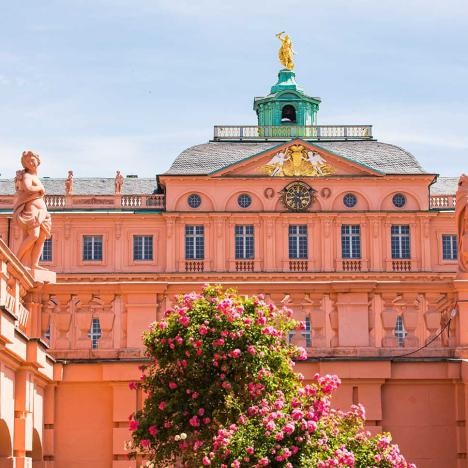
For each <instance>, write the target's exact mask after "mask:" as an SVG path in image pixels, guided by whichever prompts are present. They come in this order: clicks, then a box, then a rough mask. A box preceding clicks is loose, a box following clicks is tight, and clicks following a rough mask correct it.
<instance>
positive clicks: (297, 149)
mask: <svg viewBox="0 0 468 468" xmlns="http://www.w3.org/2000/svg"><path fill="white" fill-rule="evenodd" d="M260 172H262V173H264V174H268V175H269V176H272V177H282V176H283V177H284V176H287V177H298V176H309V177H322V176H327V175H330V174H333V173H335V169H334V168H333V167H332V166H330V165H329V164H328V163H327V161H326V160H325V159H323V157H322V156H321V155H320V154H319V153H317V152H315V151H309V150H308V149H307V148H305V147H304V146H302V145H291V146H290V147H288V148H287V149H286V150H285V151H279V152H278V153H276V154H275V155H274V156H273V157H272V158H271V159H270V161H268V162H267V164H265V166H263V167H261V168H260Z"/></svg>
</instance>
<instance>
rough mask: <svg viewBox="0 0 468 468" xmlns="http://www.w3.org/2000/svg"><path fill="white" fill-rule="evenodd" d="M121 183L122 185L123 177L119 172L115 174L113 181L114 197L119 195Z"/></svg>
mask: <svg viewBox="0 0 468 468" xmlns="http://www.w3.org/2000/svg"><path fill="white" fill-rule="evenodd" d="M123 183H124V178H123V175H122V174H121V173H120V171H117V172H116V174H115V181H114V188H115V194H116V195H120V194H121V193H122V186H123Z"/></svg>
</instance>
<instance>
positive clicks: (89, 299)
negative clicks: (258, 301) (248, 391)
mask: <svg viewBox="0 0 468 468" xmlns="http://www.w3.org/2000/svg"><path fill="white" fill-rule="evenodd" d="M319 105H320V99H319V98H317V97H311V96H307V95H306V94H305V93H304V92H303V91H302V90H301V89H300V88H299V87H298V86H297V84H296V81H295V75H294V72H293V71H291V70H287V69H283V70H281V71H280V73H279V75H278V82H277V83H276V84H275V85H274V86H273V87H272V89H271V92H270V94H268V95H267V96H266V97H260V98H255V100H254V110H255V112H256V114H257V118H258V125H257V126H216V127H215V128H214V136H213V138H212V140H210V141H209V142H208V143H204V144H200V145H197V146H194V147H191V148H188V149H186V150H185V151H183V152H182V153H181V154H180V155H179V156H177V158H176V159H175V161H174V162H173V164H172V166H171V168H170V169H169V170H168V171H167V172H166V173H164V174H161V175H160V176H159V177H157V178H155V179H153V178H140V177H136V176H130V175H128V176H126V177H122V175H120V173H118V174H117V176H116V178H115V179H106V178H100V177H98V176H97V177H96V178H89V179H85V178H78V177H77V178H73V173H71V174H69V177H68V178H67V179H52V178H43V179H42V182H43V184H44V186H45V188H46V192H47V195H46V203H47V206H48V208H49V211H50V212H51V214H52V219H53V235H52V238H51V239H50V240H48V241H47V242H46V244H45V246H44V250H43V253H42V258H41V260H42V265H43V266H44V267H46V268H48V269H50V270H52V271H54V272H56V273H57V281H56V282H55V283H47V282H41V281H40V280H39V281H38V280H37V278H36V280H35V278H34V275H31V274H30V272H29V271H28V270H26V269H25V268H24V266H23V265H21V263H20V262H19V261H18V260H17V258H16V257H15V255H14V254H13V252H16V251H17V249H18V247H19V244H20V242H21V233H20V230H19V229H18V227H17V226H15V224H14V223H13V222H12V207H13V197H14V192H15V184H14V182H13V181H12V180H0V238H1V239H0V267H1V268H0V313H1V315H0V467H2V468H3V467H14V466H16V467H23V466H24V467H26V466H34V467H36V466H37V467H48V468H51V467H56V468H63V467H67V468H72V467H77V468H78V467H79V468H85V467H86V468H89V467H96V468H101V467H102V468H104V467H113V468H124V467H125V468H127V467H136V466H140V464H141V460H137V461H128V459H127V455H126V451H125V448H124V445H125V441H126V440H127V439H128V438H129V432H128V417H129V415H130V414H131V413H132V412H133V411H135V409H136V408H138V407H139V406H140V405H141V402H142V399H143V395H141V394H139V393H137V392H134V391H131V390H129V388H128V384H129V382H130V381H132V380H135V379H138V378H139V370H138V366H139V365H140V364H141V363H142V362H143V361H144V355H143V349H142V339H141V335H142V332H143V331H144V330H145V329H146V328H147V327H148V325H149V324H150V323H152V322H153V321H155V320H159V319H160V318H161V317H162V316H163V314H164V312H165V310H166V309H167V308H168V306H169V305H170V304H171V302H172V301H173V298H174V295H176V294H179V293H183V292H188V291H191V290H199V289H200V288H201V286H202V285H203V284H204V283H207V282H211V283H221V284H223V285H226V286H234V287H236V288H237V289H238V290H239V291H240V292H241V293H245V294H252V293H264V294H265V295H266V297H267V299H268V300H270V301H273V302H275V303H277V304H280V303H281V304H287V305H288V306H289V307H290V308H292V309H293V310H294V313H295V316H296V318H297V319H300V320H305V322H306V325H307V326H306V330H304V331H303V332H300V333H299V332H297V333H296V334H291V335H290V336H289V339H290V340H291V341H293V342H294V343H297V344H299V345H302V346H304V347H305V348H306V349H307V351H308V354H309V359H308V360H307V361H306V362H304V363H301V364H298V366H297V367H298V369H299V370H300V371H301V372H302V373H303V374H304V375H305V376H306V379H307V378H308V377H311V376H312V375H314V373H315V372H320V373H334V374H338V375H339V376H340V378H341V379H342V381H343V384H342V386H341V388H340V389H339V391H338V394H337V398H336V399H335V405H336V406H337V407H342V408H346V407H348V406H349V405H350V404H352V403H357V402H361V403H363V404H364V405H365V407H366V410H367V427H368V429H369V430H371V431H373V432H377V431H382V430H384V431H386V430H388V431H391V433H392V434H393V436H394V439H395V441H396V442H397V443H398V444H400V446H401V448H402V451H403V453H404V454H405V456H406V457H407V459H408V460H409V461H411V462H414V463H416V464H417V465H418V466H419V467H433V468H436V467H437V468H440V467H465V466H467V459H466V455H467V437H468V432H467V428H466V412H467V411H468V410H467V409H466V405H465V402H467V401H468V400H467V398H468V387H467V384H468V367H467V365H466V363H465V361H464V359H463V358H464V357H465V356H466V349H467V348H466V347H467V345H468V325H467V324H466V323H465V322H466V320H467V319H466V317H465V316H466V315H467V314H468V305H467V304H468V302H467V299H468V280H467V279H466V278H465V279H464V277H463V275H461V276H460V275H458V276H457V273H458V262H457V257H458V251H457V250H458V242H457V226H456V221H455V214H454V209H455V193H456V191H457V183H458V179H456V178H444V177H439V176H438V175H437V174H432V173H428V172H426V171H425V170H424V169H423V168H422V167H421V165H420V164H419V163H418V161H417V160H416V159H415V157H414V156H413V155H411V154H410V153H409V152H407V151H405V150H404V149H402V148H399V147H398V146H395V145H392V144H387V143H382V142H380V141H378V140H377V139H376V138H375V137H374V135H373V133H372V127H371V126H368V125H339V126H335V125H323V126H319V125H316V121H317V113H318V110H319ZM47 164H50V161H46V163H45V165H47Z"/></svg>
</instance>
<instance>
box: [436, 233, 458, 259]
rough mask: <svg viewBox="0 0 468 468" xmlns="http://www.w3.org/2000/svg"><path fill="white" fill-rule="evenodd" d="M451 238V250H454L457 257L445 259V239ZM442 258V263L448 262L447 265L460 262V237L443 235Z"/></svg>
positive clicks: (441, 240)
mask: <svg viewBox="0 0 468 468" xmlns="http://www.w3.org/2000/svg"><path fill="white" fill-rule="evenodd" d="M447 237H449V238H451V242H450V243H451V250H452V254H453V251H455V254H456V255H455V257H453V256H451V257H450V258H445V256H444V252H445V249H444V238H447ZM440 248H441V250H440V254H441V255H440V257H441V260H442V262H444V263H445V262H447V263H456V262H458V235H457V234H449V233H442V234H441V235H440Z"/></svg>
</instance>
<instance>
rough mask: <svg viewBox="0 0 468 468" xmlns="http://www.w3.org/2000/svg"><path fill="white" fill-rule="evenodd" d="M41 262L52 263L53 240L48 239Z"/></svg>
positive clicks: (43, 248)
mask: <svg viewBox="0 0 468 468" xmlns="http://www.w3.org/2000/svg"><path fill="white" fill-rule="evenodd" d="M39 261H40V262H51V261H52V238H50V239H46V241H45V242H44V247H42V253H41V258H40V259H39Z"/></svg>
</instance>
